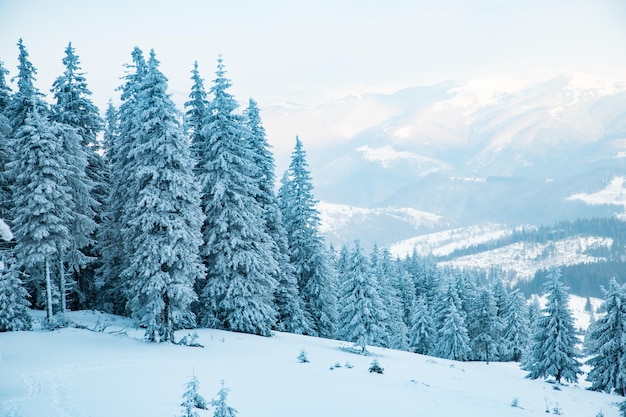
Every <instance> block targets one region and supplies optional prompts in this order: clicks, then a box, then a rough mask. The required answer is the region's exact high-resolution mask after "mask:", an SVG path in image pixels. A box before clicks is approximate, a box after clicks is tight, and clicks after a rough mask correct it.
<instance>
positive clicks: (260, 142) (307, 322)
mask: <svg viewBox="0 0 626 417" xmlns="http://www.w3.org/2000/svg"><path fill="white" fill-rule="evenodd" d="M244 116H245V123H246V126H247V128H248V133H249V139H248V141H249V143H250V147H251V149H252V152H253V157H254V162H255V165H256V166H257V168H258V173H259V178H258V184H259V195H258V196H257V197H256V200H257V202H258V203H259V205H260V206H261V209H262V210H263V212H264V213H265V224H266V227H267V232H268V234H269V235H270V237H271V238H272V240H271V242H270V244H271V246H272V248H271V251H272V255H273V256H274V259H275V261H276V263H277V265H279V268H278V270H277V271H276V276H275V279H276V281H277V282H278V286H277V288H276V294H275V301H276V309H277V313H278V316H277V325H278V329H279V330H282V331H288V332H292V333H300V334H302V333H310V332H311V319H310V317H308V316H307V315H306V314H305V311H304V305H303V302H302V298H301V297H300V291H299V289H298V282H297V280H296V276H295V273H294V270H293V266H292V265H291V263H290V262H289V245H288V243H287V231H286V230H285V227H284V226H283V219H282V213H281V211H280V208H279V206H278V200H277V197H276V194H275V193H274V187H275V182H276V176H275V174H274V171H275V164H274V156H273V155H272V152H271V150H270V145H269V143H268V141H267V139H266V136H265V129H264V128H263V125H262V123H261V117H260V114H259V108H258V106H257V103H256V102H255V101H254V100H252V99H250V100H249V103H248V108H247V109H246V110H245V111H244Z"/></svg>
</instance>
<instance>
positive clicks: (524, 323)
mask: <svg viewBox="0 0 626 417" xmlns="http://www.w3.org/2000/svg"><path fill="white" fill-rule="evenodd" d="M502 320H503V330H502V338H503V340H504V350H503V358H502V359H505V360H512V361H515V362H520V361H521V360H522V355H523V354H524V352H525V351H526V348H527V347H528V341H529V338H530V323H529V322H528V308H527V306H526V299H525V298H524V295H523V294H522V293H521V291H519V290H517V289H516V290H513V291H511V292H510V293H509V294H508V295H507V298H506V304H505V305H504V307H503V309H502Z"/></svg>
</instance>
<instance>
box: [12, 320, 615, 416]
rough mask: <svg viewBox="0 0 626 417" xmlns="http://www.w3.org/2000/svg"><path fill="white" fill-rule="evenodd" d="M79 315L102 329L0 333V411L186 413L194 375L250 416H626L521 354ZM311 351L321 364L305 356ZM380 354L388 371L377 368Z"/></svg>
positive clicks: (206, 390) (208, 392)
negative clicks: (486, 357)
mask: <svg viewBox="0 0 626 417" xmlns="http://www.w3.org/2000/svg"><path fill="white" fill-rule="evenodd" d="M35 314H36V316H37V317H41V313H40V312H35ZM69 317H70V318H71V319H72V320H74V321H75V322H79V323H82V324H84V325H86V326H87V327H89V328H91V329H100V330H102V329H103V331H100V332H97V331H90V330H85V329H76V328H68V329H62V330H58V331H53V332H46V331H40V330H36V331H32V332H16V333H1V334H0V416H3V417H17V416H19V417H56V416H71V417H82V416H90V417H111V416H133V417H144V416H145V417H158V416H164V417H173V416H179V415H181V407H180V403H181V401H182V400H181V395H182V393H183V391H184V384H185V383H186V382H188V381H189V379H190V377H191V376H192V374H195V376H196V377H197V378H198V379H199V381H200V394H202V395H203V396H204V397H205V399H207V400H210V399H211V398H215V397H216V394H217V392H218V390H219V387H220V381H221V380H224V381H225V385H226V386H227V387H230V388H231V392H230V394H229V396H228V403H229V404H230V405H231V406H232V407H234V408H235V409H237V410H238V411H239V414H238V416H239V417H247V416H254V417H283V416H284V417H293V416H298V417H307V416H315V417H320V416H341V417H349V416H358V417H368V416H394V417H401V416H411V417H420V416H424V417H426V416H428V417H432V416H465V417H503V416H539V415H546V413H547V412H549V413H554V412H555V410H556V409H559V410H560V412H561V413H562V415H566V416H580V417H587V416H589V417H593V416H596V415H598V413H600V412H602V413H603V415H604V416H605V417H617V416H618V414H619V413H618V410H617V407H616V404H617V403H618V402H619V401H621V397H618V396H615V395H607V394H601V393H596V392H590V391H587V390H585V389H584V386H585V383H584V382H583V381H582V380H581V382H580V383H579V384H570V385H568V386H562V387H560V390H557V389H555V386H554V385H553V384H550V383H548V382H545V381H541V380H537V381H532V380H528V379H525V378H524V375H525V372H523V371H522V370H520V369H519V367H518V365H517V364H515V363H490V364H485V363H480V362H475V363H469V362H455V361H450V360H444V359H439V358H433V357H428V356H422V355H417V354H412V353H408V352H399V351H394V350H388V349H379V348H370V351H371V353H372V355H371V356H362V355H357V354H353V353H350V352H347V351H345V350H342V347H345V346H349V345H348V344H346V343H344V342H338V341H333V340H325V339H318V338H312V337H306V336H296V335H291V334H285V333H276V334H275V335H274V336H273V337H271V338H263V337H257V336H251V335H246V334H240V333H229V332H224V331H218V330H197V334H198V336H199V339H198V342H199V343H201V344H203V345H204V348H198V347H187V346H176V345H172V344H150V343H146V342H144V341H142V340H141V336H142V332H141V331H140V330H135V329H133V328H132V326H130V322H129V321H128V320H127V319H123V318H119V317H114V316H108V315H104V314H101V313H96V312H76V313H70V314H69ZM186 333H187V332H184V331H180V332H178V333H177V337H179V338H180V337H182V336H184V335H185V334H186ZM301 349H304V350H305V351H306V352H307V356H308V358H309V360H310V363H300V362H299V361H298V359H297V357H298V355H299V353H300V350H301ZM373 359H377V360H378V361H379V363H380V365H381V366H382V367H383V368H384V369H385V371H384V374H382V375H379V374H371V373H369V372H368V368H369V365H370V363H371V361H372V360H373ZM331 368H332V369H331ZM514 402H516V403H517V407H513V406H512V403H514ZM199 415H200V416H212V415H213V411H212V410H209V411H202V410H199Z"/></svg>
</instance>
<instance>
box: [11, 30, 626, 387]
mask: <svg viewBox="0 0 626 417" xmlns="http://www.w3.org/2000/svg"><path fill="white" fill-rule="evenodd" d="M17 54H18V56H19V60H18V63H19V64H18V67H17V69H16V72H15V73H10V71H9V70H8V69H7V68H5V67H4V65H3V64H2V62H0V218H1V219H3V221H4V223H2V224H0V226H1V227H0V228H1V229H2V230H1V231H2V237H3V238H4V240H3V241H2V243H0V257H1V269H0V274H1V275H0V331H2V332H6V331H21V330H29V329H30V328H31V326H32V319H31V315H30V313H29V312H30V310H31V309H37V310H44V311H45V312H46V313H45V314H46V326H47V327H48V328H50V329H54V328H58V327H63V326H65V325H66V321H65V318H64V313H66V312H67V311H71V310H100V311H104V312H108V313H112V314H117V315H123V316H127V317H130V318H132V319H134V321H135V322H136V323H137V325H138V326H139V327H141V328H142V330H145V339H146V340H147V341H149V342H154V343H178V342H179V341H178V340H176V339H175V335H174V332H175V331H176V330H179V329H193V328H198V327H203V328H214V329H221V330H228V331H233V332H242V333H250V334H254V335H260V336H271V335H272V332H273V331H280V332H289V333H295V334H303V335H310V336H317V337H323V338H329V339H338V340H343V341H346V342H349V343H352V344H353V345H352V346H353V347H352V349H353V350H354V351H355V352H357V353H366V352H367V348H368V346H379V347H386V348H392V349H400V350H406V351H411V352H416V353H420V354H425V355H431V356H437V357H440V358H447V359H454V360H460V361H485V362H494V361H514V362H519V363H520V364H521V366H522V367H523V369H525V370H526V371H528V377H529V378H532V379H538V378H544V379H546V378H554V379H555V380H556V381H557V382H561V381H565V382H574V381H577V380H578V378H579V376H580V375H581V374H582V371H581V367H582V366H583V365H588V366H589V367H590V368H591V371H590V372H589V373H588V374H587V378H588V380H589V382H590V383H591V389H593V390H597V391H605V392H615V393H617V394H619V395H622V396H623V395H625V394H626V287H624V286H622V285H619V284H618V283H617V282H616V281H615V280H610V281H609V284H608V286H607V287H606V288H604V289H602V291H603V300H604V303H603V311H604V314H603V315H602V316H601V317H600V318H598V319H597V320H596V321H595V322H593V323H592V325H591V326H590V328H589V330H588V331H587V333H586V334H585V335H584V339H585V341H584V346H582V344H581V343H579V338H582V337H583V335H581V334H580V332H579V330H578V329H576V328H575V327H574V325H573V318H572V313H571V311H570V310H569V309H568V304H567V302H568V287H567V286H565V284H564V283H563V280H562V277H561V270H560V269H559V268H552V269H551V270H548V271H543V272H542V273H543V276H542V277H541V279H542V285H543V286H542V287H541V288H540V289H539V291H540V292H541V293H542V294H543V295H544V296H545V302H544V303H543V305H540V304H539V301H538V299H537V297H533V298H532V299H530V300H528V299H527V298H526V296H525V295H524V293H523V292H522V291H521V290H520V289H513V288H509V287H508V286H507V285H505V284H504V283H503V281H502V280H501V279H499V277H498V276H497V275H495V276H494V275H491V276H489V277H485V276H483V275H479V274H477V273H474V272H472V271H466V270H457V269H447V268H442V267H439V266H437V265H436V264H435V262H434V261H433V259H430V258H428V257H422V256H418V255H417V253H413V254H412V255H410V256H407V257H405V258H395V257H393V256H392V255H391V253H390V252H389V251H388V250H387V249H386V248H379V247H374V248H373V250H371V251H370V250H365V249H363V247H362V246H361V244H360V243H359V241H355V242H354V243H353V244H351V245H343V246H342V247H341V248H335V247H332V246H330V245H328V244H327V243H326V242H325V240H324V237H323V236H322V234H321V233H320V215H319V212H318V211H317V203H318V201H317V200H316V199H315V194H314V189H313V179H312V177H311V171H310V169H309V165H308V162H307V153H306V150H305V145H304V144H305V141H306V138H302V140H301V139H300V138H299V137H295V138H294V148H293V152H292V154H291V160H290V164H289V167H288V169H287V170H286V172H284V173H281V175H280V177H277V174H276V172H275V170H276V169H275V161H274V156H273V153H272V149H271V146H270V144H269V142H268V138H267V137H266V133H265V130H264V127H263V121H262V109H261V108H259V106H258V104H257V103H256V102H255V100H253V99H249V100H247V101H246V102H245V103H246V104H245V106H243V108H242V106H240V104H239V102H238V100H237V99H236V98H235V97H234V96H233V95H232V94H231V93H230V91H229V89H230V87H231V85H232V81H231V80H230V79H229V77H228V71H227V65H226V63H225V62H224V59H223V57H222V56H221V55H220V56H218V57H217V62H216V68H215V70H214V72H213V73H212V75H211V76H207V74H203V73H201V71H200V69H199V68H198V64H197V63H195V64H194V63H190V65H189V67H190V79H191V82H192V87H191V90H190V91H189V94H188V100H187V101H186V102H185V103H184V108H183V109H178V108H176V105H175V104H174V102H173V101H172V99H171V97H170V93H169V92H168V80H167V77H166V75H165V74H163V73H162V72H161V70H160V62H159V59H158V55H157V54H156V52H155V51H149V52H148V53H146V52H144V51H142V50H141V49H139V48H137V47H136V48H135V49H133V50H132V51H131V53H130V57H129V63H127V64H126V65H125V77H124V78H123V79H122V80H121V83H120V85H119V88H118V89H117V92H116V93H117V94H119V102H120V104H119V105H118V106H114V105H113V102H112V101H111V102H110V103H109V105H108V107H107V108H106V109H99V108H97V107H96V106H95V105H94V104H93V102H92V101H91V100H90V95H91V92H90V90H89V86H88V74H87V73H86V72H85V71H84V70H83V68H82V67H81V62H80V57H79V52H78V51H76V50H75V49H74V47H73V46H72V44H71V43H70V44H69V45H67V48H66V49H65V56H64V58H63V66H64V68H65V69H64V71H63V73H61V74H59V75H58V77H57V78H56V81H54V83H53V84H52V85H51V86H49V93H44V92H43V91H48V90H47V88H48V86H46V90H41V89H40V88H39V87H37V72H38V69H37V68H35V67H34V66H33V64H32V63H31V61H30V59H29V53H28V48H27V46H26V45H24V43H23V42H22V40H20V41H19V42H18V43H17ZM120 65H122V64H120ZM92 71H94V70H93V69H92ZM205 77H207V78H205ZM12 85H13V86H14V87H12ZM584 358H589V359H584Z"/></svg>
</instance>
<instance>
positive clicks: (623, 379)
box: [586, 278, 626, 396]
mask: <svg viewBox="0 0 626 417" xmlns="http://www.w3.org/2000/svg"><path fill="white" fill-rule="evenodd" d="M604 295H605V299H604V302H603V303H602V306H603V309H604V310H605V311H606V314H605V315H603V316H601V317H600V318H598V320H597V321H596V322H595V323H594V324H593V327H591V328H590V337H591V339H593V340H594V341H595V343H594V345H593V346H594V348H593V350H592V351H591V352H590V353H591V354H592V355H593V357H592V358H591V359H589V360H588V361H587V362H586V363H587V365H589V366H591V371H589V374H588V375H587V381H589V382H591V389H592V390H594V391H604V392H611V391H613V390H615V391H616V392H617V393H619V394H620V395H621V396H624V395H626V286H624V285H621V286H620V285H619V284H618V283H617V281H616V280H615V278H612V279H611V281H610V283H609V288H608V290H604Z"/></svg>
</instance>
